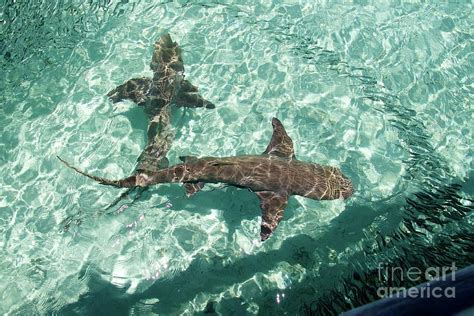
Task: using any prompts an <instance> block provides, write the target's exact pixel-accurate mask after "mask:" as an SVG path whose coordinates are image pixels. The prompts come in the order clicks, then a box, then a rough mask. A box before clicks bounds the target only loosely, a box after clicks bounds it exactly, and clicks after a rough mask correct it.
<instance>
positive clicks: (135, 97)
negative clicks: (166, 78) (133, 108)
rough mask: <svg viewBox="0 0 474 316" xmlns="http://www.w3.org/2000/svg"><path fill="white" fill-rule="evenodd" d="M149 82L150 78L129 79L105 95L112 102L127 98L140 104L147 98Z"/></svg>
mask: <svg viewBox="0 0 474 316" xmlns="http://www.w3.org/2000/svg"><path fill="white" fill-rule="evenodd" d="M151 84H152V80H151V79H150V78H134V79H130V80H128V81H127V82H125V83H124V84H121V85H120V86H118V87H116V88H115V89H113V90H112V91H110V92H109V93H107V96H108V97H109V98H110V99H111V100H112V102H113V103H116V102H119V101H122V100H125V99H129V100H132V101H133V102H135V103H136V104H142V103H144V102H146V100H147V99H148V91H150V87H151Z"/></svg>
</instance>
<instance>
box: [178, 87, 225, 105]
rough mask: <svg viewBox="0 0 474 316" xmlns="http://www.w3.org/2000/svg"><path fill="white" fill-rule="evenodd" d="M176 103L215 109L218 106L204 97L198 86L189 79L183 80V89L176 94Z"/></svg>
mask: <svg viewBox="0 0 474 316" xmlns="http://www.w3.org/2000/svg"><path fill="white" fill-rule="evenodd" d="M175 103H176V105H177V106H184V107H188V108H202V107H205V108H207V109H213V108H215V107H216V106H215V105H214V104H212V103H211V102H209V101H207V100H206V99H204V98H203V97H202V96H201V95H200V94H199V93H198V88H197V87H196V86H194V85H193V84H192V83H190V82H189V81H187V80H183V81H182V82H181V89H180V90H179V93H178V95H177V96H176V99H175Z"/></svg>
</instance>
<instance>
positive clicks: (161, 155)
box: [107, 34, 215, 171]
mask: <svg viewBox="0 0 474 316" xmlns="http://www.w3.org/2000/svg"><path fill="white" fill-rule="evenodd" d="M181 53H182V52H181V48H180V47H179V45H178V44H177V43H176V42H173V40H172V39H171V36H170V34H164V35H162V36H161V37H160V38H159V39H158V40H157V41H156V43H155V48H154V51H153V57H152V59H151V63H150V68H151V70H152V71H153V78H147V77H142V78H133V79H130V80H128V81H127V82H125V83H124V84H121V85H120V86H118V87H116V88H115V89H113V90H112V91H110V92H109V93H107V96H108V97H109V98H110V100H111V101H112V102H113V103H117V102H120V101H122V100H131V101H133V102H134V103H136V104H137V105H138V106H140V107H142V108H143V109H144V111H145V114H146V115H147V116H148V119H149V120H150V121H149V124H148V131H147V138H148V140H147V144H146V147H145V149H144V150H143V152H142V153H141V155H140V157H139V158H138V165H137V171H140V170H149V171H150V170H151V171H156V170H158V169H161V168H163V167H167V166H168V160H167V159H166V155H167V153H168V150H169V149H170V147H171V142H172V141H173V138H174V133H173V131H172V129H171V118H170V115H171V107H172V106H177V107H189V108H199V107H204V108H207V109H213V108H215V105H214V104H213V103H211V102H210V101H208V100H206V99H204V98H203V97H202V96H201V95H200V94H199V92H198V88H197V87H196V86H194V85H193V84H192V83H191V82H189V81H188V80H186V79H185V78H184V77H185V75H184V64H183V58H182V56H181Z"/></svg>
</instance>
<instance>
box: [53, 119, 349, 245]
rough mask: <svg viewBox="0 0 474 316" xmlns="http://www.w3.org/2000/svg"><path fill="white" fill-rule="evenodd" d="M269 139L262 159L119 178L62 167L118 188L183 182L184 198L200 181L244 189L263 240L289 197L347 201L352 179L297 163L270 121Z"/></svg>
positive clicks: (200, 162)
mask: <svg viewBox="0 0 474 316" xmlns="http://www.w3.org/2000/svg"><path fill="white" fill-rule="evenodd" d="M272 125H273V135H272V138H271V140H270V143H269V144H268V146H267V148H266V150H265V151H264V152H263V154H261V155H248V156H236V157H223V158H218V157H203V158H197V157H193V156H185V157H180V159H181V161H182V163H180V164H177V165H175V166H172V167H169V168H165V169H161V170H157V171H146V170H144V171H141V172H138V173H137V174H135V175H133V176H131V177H128V178H125V179H120V180H109V179H106V178H102V177H98V176H94V175H90V174H88V173H85V172H84V171H82V170H80V169H78V168H76V167H73V166H71V165H70V164H69V163H67V162H66V161H64V160H62V159H61V158H59V157H58V158H59V159H60V160H61V161H62V162H63V163H64V164H66V166H68V167H70V168H72V169H74V170H75V171H77V172H78V173H80V174H82V175H85V176H87V177H89V178H91V179H93V180H95V181H97V182H99V183H101V184H104V185H110V186H114V187H118V188H133V187H147V186H150V185H154V184H159V183H169V182H179V183H183V185H184V187H185V189H186V191H187V193H188V196H190V195H192V194H194V193H196V192H197V191H199V190H201V189H202V187H203V186H204V184H205V183H226V184H229V185H232V186H236V187H239V188H248V189H250V190H251V191H253V192H255V193H256V194H257V196H258V198H259V199H260V208H261V210H262V222H261V227H260V238H261V240H262V241H263V240H266V239H268V237H269V236H270V235H271V234H272V233H273V231H274V230H275V229H276V227H277V226H278V223H279V222H280V221H281V219H282V218H283V212H284V209H285V207H286V206H287V204H288V198H289V197H290V196H291V195H300V196H304V197H307V198H310V199H315V200H333V199H347V198H348V197H350V196H351V195H352V193H353V187H352V183H351V181H350V180H349V179H348V178H347V177H345V176H344V175H343V174H342V173H341V171H340V170H339V169H337V168H334V167H330V166H321V165H318V164H314V163H310V162H305V161H300V160H298V159H296V157H295V153H294V148H293V141H292V139H291V138H290V137H289V136H288V134H287V133H286V131H285V128H284V127H283V125H282V123H281V122H280V121H279V120H278V119H277V118H273V120H272Z"/></svg>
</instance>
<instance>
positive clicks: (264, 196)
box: [257, 191, 288, 241]
mask: <svg viewBox="0 0 474 316" xmlns="http://www.w3.org/2000/svg"><path fill="white" fill-rule="evenodd" d="M257 196H258V198H259V199H260V208H261V209H262V223H261V226H260V239H261V240H262V241H264V240H266V239H268V237H270V235H271V234H272V233H273V231H274V230H275V229H276V228H277V226H278V223H280V221H281V219H282V218H283V212H284V211H285V207H286V205H287V204H288V195H286V194H284V193H276V192H272V191H260V192H257Z"/></svg>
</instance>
